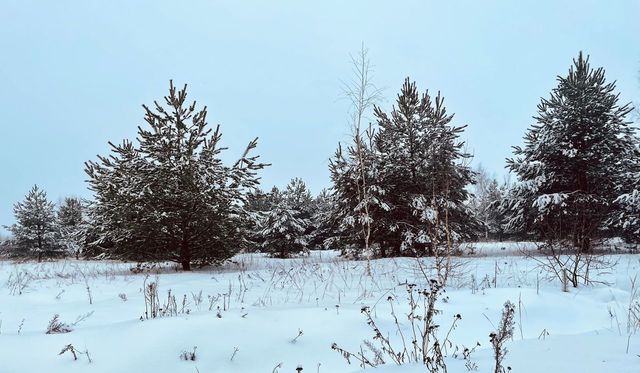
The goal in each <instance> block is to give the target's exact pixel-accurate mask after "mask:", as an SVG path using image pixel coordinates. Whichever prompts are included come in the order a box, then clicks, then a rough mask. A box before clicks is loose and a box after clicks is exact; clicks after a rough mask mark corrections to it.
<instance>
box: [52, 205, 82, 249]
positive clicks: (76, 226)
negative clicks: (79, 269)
mask: <svg viewBox="0 0 640 373" xmlns="http://www.w3.org/2000/svg"><path fill="white" fill-rule="evenodd" d="M58 223H59V227H60V243H61V245H62V246H63V247H64V248H65V249H66V251H67V253H68V254H71V255H74V256H75V257H76V258H78V257H79V256H80V253H81V252H82V248H83V246H84V239H85V234H84V232H85V229H86V224H85V220H84V206H83V205H82V201H81V200H80V199H79V198H75V197H66V198H65V199H64V200H63V201H62V204H60V206H59V207H58Z"/></svg>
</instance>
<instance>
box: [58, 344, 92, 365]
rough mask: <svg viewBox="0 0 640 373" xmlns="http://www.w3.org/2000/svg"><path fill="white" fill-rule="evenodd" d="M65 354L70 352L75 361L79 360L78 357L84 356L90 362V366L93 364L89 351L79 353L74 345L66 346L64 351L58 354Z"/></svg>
mask: <svg viewBox="0 0 640 373" xmlns="http://www.w3.org/2000/svg"><path fill="white" fill-rule="evenodd" d="M65 352H69V353H71V355H73V360H74V361H75V360H78V355H84V356H86V357H87V360H88V361H89V364H91V363H92V360H91V355H90V354H89V350H86V349H85V350H84V351H79V350H78V349H76V348H75V347H74V346H73V345H72V344H68V345H66V346H64V348H63V349H62V351H60V352H59V353H58V355H62V354H64V353H65Z"/></svg>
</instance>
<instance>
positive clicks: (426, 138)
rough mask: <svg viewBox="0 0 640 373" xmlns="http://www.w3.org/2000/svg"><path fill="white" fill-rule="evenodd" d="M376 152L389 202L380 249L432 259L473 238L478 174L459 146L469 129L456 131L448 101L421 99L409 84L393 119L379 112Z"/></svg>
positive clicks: (396, 253) (462, 146)
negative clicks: (471, 193) (473, 189)
mask: <svg viewBox="0 0 640 373" xmlns="http://www.w3.org/2000/svg"><path fill="white" fill-rule="evenodd" d="M375 115H376V118H377V121H378V127H379V130H378V132H377V133H376V138H375V147H376V154H377V158H378V159H377V163H378V166H377V167H379V175H380V181H379V183H380V184H381V185H382V188H383V189H384V191H385V201H386V203H387V204H388V205H389V206H390V211H389V213H386V214H384V220H385V222H384V225H385V226H386V232H385V233H384V234H383V237H381V241H382V243H381V245H383V246H384V245H389V246H391V247H392V248H393V250H394V254H395V255H399V254H400V253H401V252H403V251H410V252H413V253H417V254H420V253H421V252H424V251H425V250H426V252H427V253H428V254H430V255H433V254H434V253H435V250H439V249H441V248H443V247H446V248H449V249H450V248H451V245H452V243H453V242H455V241H459V240H461V239H463V238H468V237H471V236H472V235H473V232H474V230H475V228H476V223H475V221H474V219H473V217H472V215H471V212H470V211H469V209H468V207H467V206H466V205H465V203H464V202H465V201H466V200H467V199H468V192H467V190H466V186H467V185H468V184H471V183H473V181H474V174H473V172H472V171H471V169H470V168H469V166H468V165H467V160H468V159H469V158H470V156H469V155H468V154H466V153H465V152H464V142H462V141H460V140H459V136H460V134H461V133H462V132H463V131H464V128H465V126H459V127H458V126H453V125H451V121H452V119H453V115H449V114H447V111H446V109H445V107H444V99H443V98H442V97H441V96H440V94H438V95H437V96H436V97H435V100H432V98H431V96H429V94H428V92H427V93H425V94H423V95H419V94H418V90H417V88H416V84H415V83H414V82H411V81H410V80H409V78H407V79H406V80H405V82H404V85H403V87H402V90H401V92H400V94H399V95H398V99H397V107H394V108H393V110H392V112H391V113H390V114H386V113H384V112H383V111H382V110H381V109H380V108H379V107H376V108H375Z"/></svg>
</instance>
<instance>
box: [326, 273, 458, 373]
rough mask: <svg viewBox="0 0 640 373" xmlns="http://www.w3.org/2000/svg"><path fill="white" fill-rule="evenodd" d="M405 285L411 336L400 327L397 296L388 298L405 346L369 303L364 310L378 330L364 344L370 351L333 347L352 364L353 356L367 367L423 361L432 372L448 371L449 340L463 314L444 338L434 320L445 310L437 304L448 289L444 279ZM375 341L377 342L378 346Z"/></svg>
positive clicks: (369, 320)
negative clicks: (381, 323)
mask: <svg viewBox="0 0 640 373" xmlns="http://www.w3.org/2000/svg"><path fill="white" fill-rule="evenodd" d="M404 285H405V288H406V291H407V300H408V303H409V313H408V314H407V318H408V320H409V324H410V325H409V330H410V332H409V333H410V334H409V335H408V336H405V333H406V332H405V331H403V329H402V328H401V327H400V323H399V321H398V318H397V316H396V313H395V309H394V307H393V302H394V301H395V300H394V298H393V297H392V296H389V297H388V298H387V301H388V302H389V304H390V307H391V316H392V317H393V319H394V323H395V327H396V331H395V332H396V333H395V334H396V335H398V336H400V340H401V346H394V344H393V343H392V342H391V340H390V337H389V333H384V332H383V331H382V330H381V329H380V328H379V327H378V325H377V324H376V322H375V320H374V319H373V316H372V314H371V309H370V308H369V307H367V306H365V307H363V308H362V310H361V312H362V313H363V314H364V315H365V317H366V319H367V324H368V325H369V326H370V327H371V329H373V332H374V336H373V341H374V342H371V341H364V346H365V347H367V349H368V351H366V352H365V349H364V348H363V347H361V348H360V351H359V352H356V353H352V352H349V351H347V350H345V349H343V348H341V347H339V346H338V345H337V344H336V343H333V344H332V345H331V348H332V349H333V350H335V351H337V352H339V353H340V354H341V355H342V357H343V358H345V360H347V362H348V363H349V364H351V359H354V360H356V361H358V362H359V365H360V366H361V367H363V368H364V367H366V366H370V367H375V366H378V365H381V364H385V363H386V361H387V360H389V361H391V362H393V363H395V364H397V365H402V364H407V363H422V364H424V365H425V366H426V368H427V371H428V372H430V373H435V372H446V371H447V366H446V362H445V360H444V358H445V355H446V348H447V347H446V346H447V345H448V346H452V343H451V342H450V341H449V336H450V333H451V331H452V330H453V329H455V328H456V325H457V322H458V321H459V320H461V319H462V317H461V316H460V315H455V316H454V319H453V322H452V324H451V327H450V328H449V330H448V332H447V334H446V336H445V338H444V340H440V338H439V337H438V334H437V331H438V330H439V327H440V326H439V325H438V324H436V323H435V321H434V318H435V316H436V315H438V314H440V313H441V311H440V310H439V309H437V308H436V302H437V300H438V298H439V297H440V296H441V295H442V292H443V291H444V290H443V288H442V286H441V284H440V282H439V281H437V280H431V281H430V282H429V289H424V290H418V289H417V286H416V285H415V284H409V283H406V284H404ZM419 305H422V307H421V308H422V312H421V313H419V312H418V309H419V308H420V306H419ZM375 342H377V345H378V346H375Z"/></svg>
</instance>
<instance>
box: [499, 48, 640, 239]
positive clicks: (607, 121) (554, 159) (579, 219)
mask: <svg viewBox="0 0 640 373" xmlns="http://www.w3.org/2000/svg"><path fill="white" fill-rule="evenodd" d="M615 88H616V87H615V83H608V82H607V81H606V80H605V71H604V69H603V68H597V69H593V68H591V66H590V65H589V58H588V57H586V58H585V57H584V56H583V54H582V52H581V53H580V54H579V55H578V58H577V59H575V60H574V61H573V66H571V67H570V69H569V73H568V75H567V76H566V77H558V85H557V86H556V88H554V89H553V91H552V92H551V95H550V97H549V98H548V99H544V98H543V99H542V100H541V102H540V104H539V105H538V113H537V115H536V116H535V117H534V119H535V121H536V123H535V124H533V125H532V126H531V127H530V128H529V130H528V131H527V133H526V135H525V138H524V147H519V146H517V147H514V158H513V159H508V160H507V163H508V168H509V169H510V170H511V172H513V173H514V174H515V175H516V176H517V177H518V183H517V184H516V185H515V186H514V189H513V190H512V192H511V196H510V199H509V210H510V213H511V218H510V221H509V224H508V227H509V228H510V229H512V230H515V231H518V230H524V231H526V232H531V233H536V234H537V235H538V236H539V237H541V238H543V239H567V240H569V241H570V242H571V243H572V245H573V246H574V247H575V248H576V249H577V250H578V251H579V252H590V250H591V246H592V239H593V238H595V237H601V236H602V235H603V234H604V232H603V229H604V228H605V227H604V222H605V221H606V220H607V219H608V217H609V216H610V215H611V214H612V213H613V212H614V210H615V204H614V203H613V202H614V200H615V199H616V197H617V196H619V194H620V190H619V188H620V185H621V182H622V178H623V176H624V175H625V173H627V172H628V170H629V169H630V168H631V167H632V163H633V162H635V161H634V160H633V157H631V159H629V157H625V156H624V155H625V154H629V150H630V149H633V148H634V146H635V144H636V141H637V140H636V138H635V135H634V130H633V128H632V127H630V125H629V122H628V121H627V119H626V117H627V115H628V114H629V113H630V111H631V110H632V108H631V106H630V105H628V104H627V105H622V106H620V105H619V104H618V101H619V100H618V98H619V97H618V94H617V93H615Z"/></svg>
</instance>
